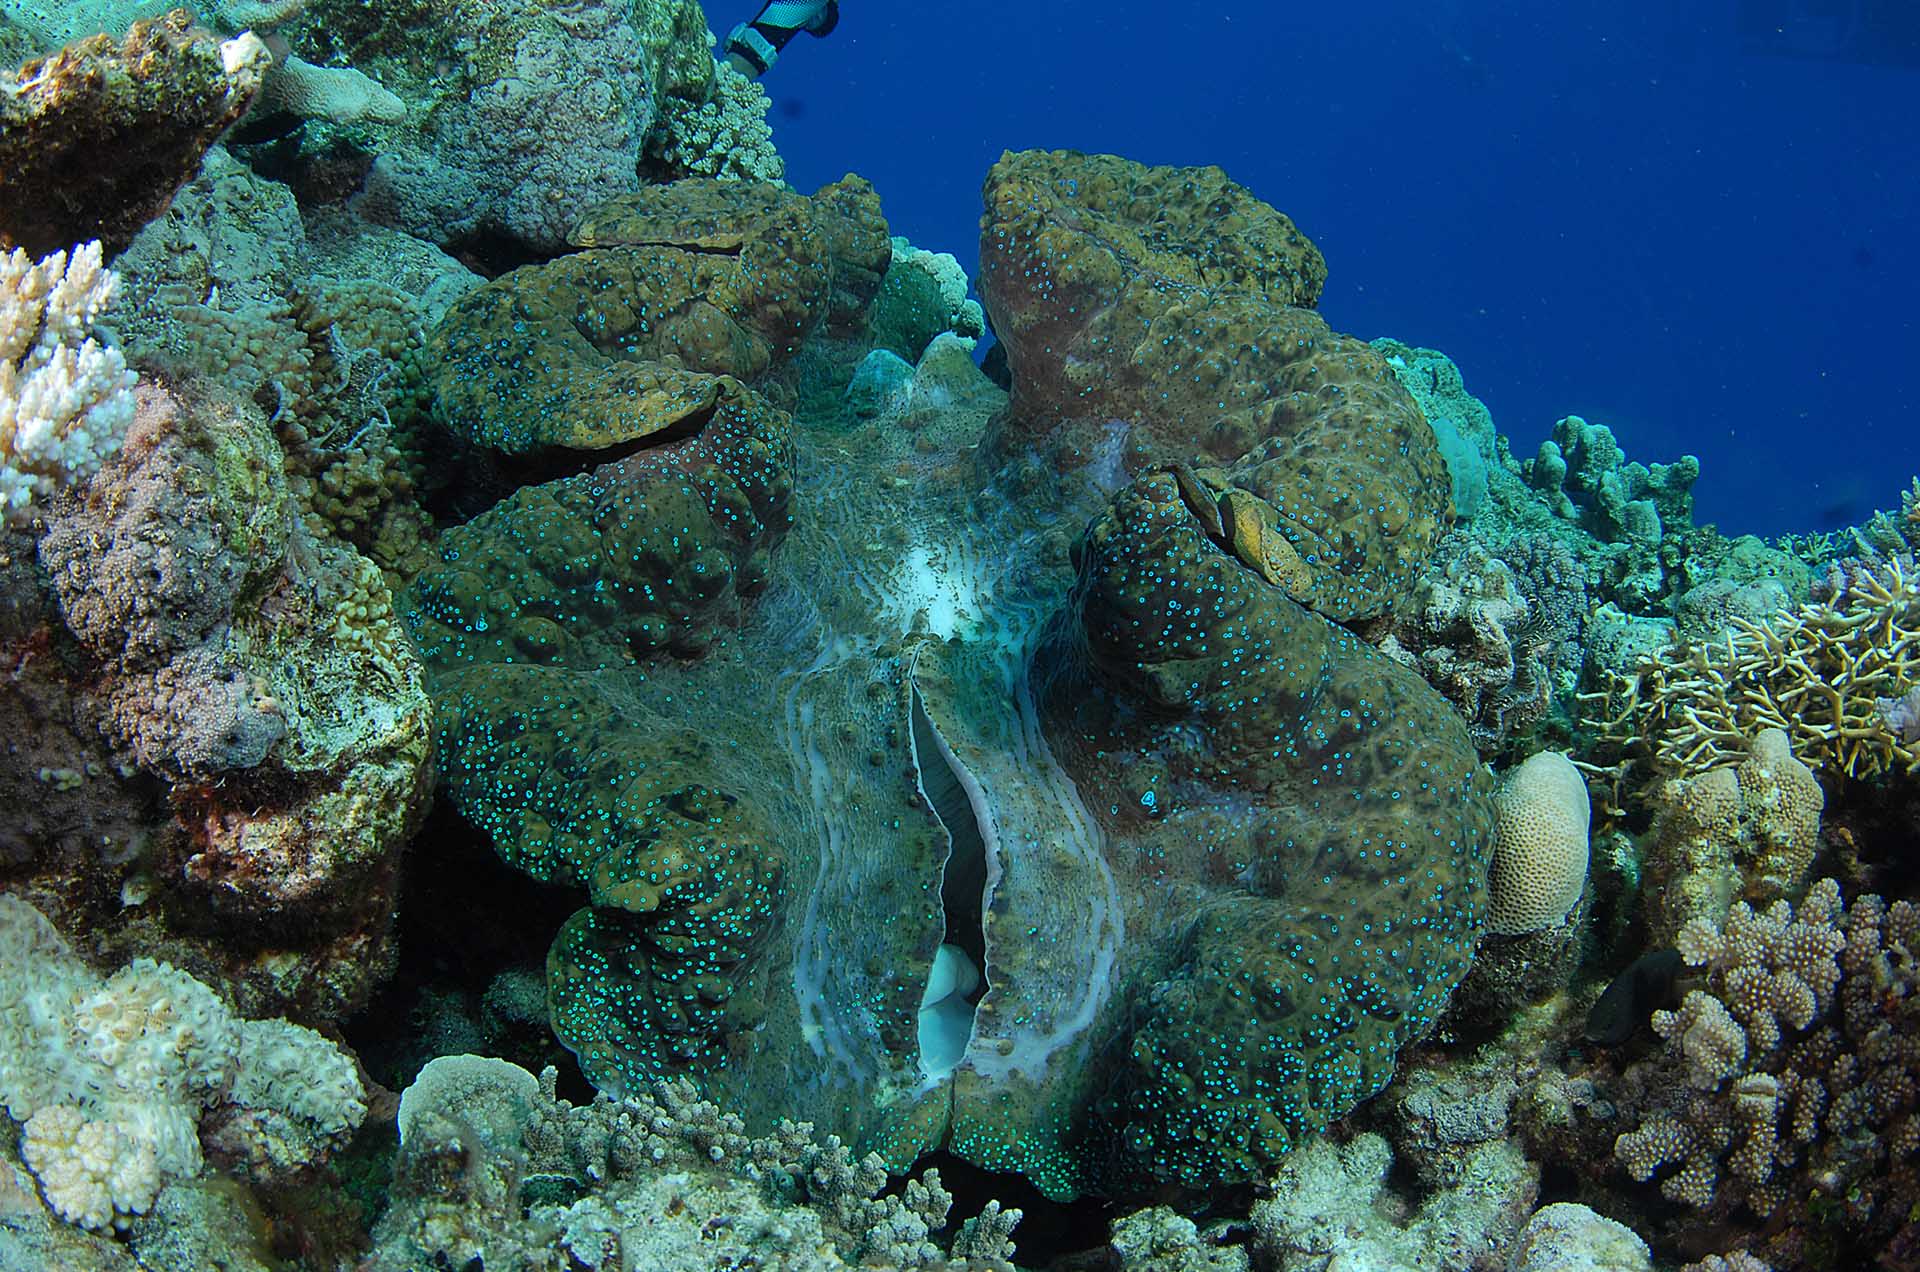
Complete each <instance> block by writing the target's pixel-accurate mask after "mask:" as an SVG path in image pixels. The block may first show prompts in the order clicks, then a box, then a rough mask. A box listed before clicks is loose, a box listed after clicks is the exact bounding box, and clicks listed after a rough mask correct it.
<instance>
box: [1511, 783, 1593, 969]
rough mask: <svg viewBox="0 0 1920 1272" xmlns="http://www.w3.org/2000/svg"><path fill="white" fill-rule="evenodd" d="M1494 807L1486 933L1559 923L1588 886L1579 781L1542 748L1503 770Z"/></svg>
mask: <svg viewBox="0 0 1920 1272" xmlns="http://www.w3.org/2000/svg"><path fill="white" fill-rule="evenodd" d="M1493 807H1494V813H1495V820H1494V833H1493V874H1492V878H1491V880H1490V881H1489V892H1488V901H1489V902H1490V910H1489V914H1488V924H1487V926H1488V928H1489V930H1491V931H1493V932H1496V933H1498V934H1500V935H1502V936H1517V935H1519V934H1521V933H1523V932H1538V931H1539V930H1540V929H1541V928H1546V927H1552V926H1553V925H1555V924H1557V923H1560V922H1562V921H1563V920H1564V919H1565V918H1566V917H1567V915H1568V913H1569V912H1571V911H1572V909H1573V907H1574V906H1575V905H1577V904H1579V902H1580V890H1581V889H1582V888H1584V887H1585V886H1586V883H1587V822H1588V818H1589V816H1590V815H1591V810H1590V808H1589V807H1588V803H1587V783H1586V779H1585V778H1583V777H1581V776H1580V770H1579V769H1577V768H1575V767H1574V766H1573V761H1572V760H1569V759H1568V758H1567V757H1566V756H1564V755H1562V754H1560V753H1559V752H1558V751H1542V752H1540V753H1539V754H1538V755H1530V756H1528V757H1527V759H1526V760H1525V761H1524V762H1523V763H1521V764H1520V765H1519V766H1518V767H1516V768H1515V769H1514V770H1513V771H1512V772H1510V773H1508V774H1507V775H1506V778H1505V779H1504V780H1503V781H1502V782H1501V783H1500V790H1499V793H1498V794H1497V795H1495V797H1494V801H1493Z"/></svg>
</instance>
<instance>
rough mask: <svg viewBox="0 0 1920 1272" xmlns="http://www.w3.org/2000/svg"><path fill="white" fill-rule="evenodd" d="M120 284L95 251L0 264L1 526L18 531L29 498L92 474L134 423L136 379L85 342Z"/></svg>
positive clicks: (19, 257)
mask: <svg viewBox="0 0 1920 1272" xmlns="http://www.w3.org/2000/svg"><path fill="white" fill-rule="evenodd" d="M118 281H119V280H118V277H117V276H116V275H115V274H114V273H113V272H112V271H111V270H109V269H107V268H106V267H105V266H104V265H103V264H102V262H101V254H100V244H99V243H97V242H95V243H88V244H85V245H83V246H81V247H79V248H76V249H75V250H74V252H73V255H72V256H71V257H69V256H68V255H67V253H65V252H55V253H54V254H53V255H51V256H49V257H47V258H46V259H44V260H42V261H39V262H38V263H35V262H34V261H33V260H31V259H30V258H29V257H28V256H27V254H26V253H25V252H24V251H22V250H20V249H19V248H15V249H13V251H11V252H9V253H7V254H6V255H5V256H3V257H0V518H3V519H4V520H6V521H8V522H11V523H13V524H16V525H19V524H24V523H25V522H26V521H27V520H29V518H30V517H31V515H32V511H31V510H32V507H33V504H34V503H35V501H36V500H44V499H45V498H46V497H47V496H49V495H51V494H53V493H54V492H55V491H57V490H60V489H62V488H64V487H66V486H70V485H73V484H74V483H75V482H78V481H81V480H84V479H85V478H86V477H88V476H90V475H91V474H92V473H93V472H94V471H95V470H97V469H98V468H99V467H100V465H101V464H102V463H103V462H104V461H105V460H106V459H107V458H108V457H109V456H111V455H112V454H113V453H114V452H115V451H117V450H119V449H120V443H121V441H122V439H123V438H125V436H126V432H127V426H128V425H129V424H131V423H132V422H133V384H134V375H133V373H132V372H131V371H129V370H127V363H126V359H124V358H122V357H121V356H120V351H119V350H118V349H115V348H114V347H112V346H111V345H103V344H101V343H100V342H99V341H97V340H95V339H93V338H92V336H91V335H89V334H88V331H89V328H90V327H91V326H92V324H93V320H94V318H95V317H96V316H97V315H98V314H99V313H100V311H101V310H102V309H104V308H105V307H106V305H107V302H108V301H109V300H111V299H112V298H113V291H114V288H115V286H116V285H117V284H118Z"/></svg>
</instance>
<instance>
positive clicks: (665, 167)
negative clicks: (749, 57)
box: [643, 62, 787, 181]
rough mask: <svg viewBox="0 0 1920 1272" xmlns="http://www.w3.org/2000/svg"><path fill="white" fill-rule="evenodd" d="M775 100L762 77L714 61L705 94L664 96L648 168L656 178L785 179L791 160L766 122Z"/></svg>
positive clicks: (652, 135) (646, 159) (650, 145)
mask: <svg viewBox="0 0 1920 1272" xmlns="http://www.w3.org/2000/svg"><path fill="white" fill-rule="evenodd" d="M770 105H772V102H771V101H770V100H769V99H768V97H767V90H766V89H765V88H762V87H761V86H760V83H759V81H757V80H751V79H748V78H747V77H746V76H744V75H742V74H741V73H740V72H739V71H736V70H734V69H733V68H732V67H731V66H729V65H727V64H726V63H725V62H718V63H715V65H714V68H713V77H712V78H711V79H710V80H709V81H708V82H707V89H706V93H705V95H704V96H703V97H702V98H700V99H698V100H688V99H687V98H684V97H679V96H668V97H663V98H661V99H660V111H659V116H658V118H657V119H656V120H655V122H654V127H653V131H652V132H651V133H649V134H648V135H647V142H646V153H645V156H644V159H643V165H644V166H643V171H644V172H645V173H646V175H647V176H648V177H650V178H652V179H653V180H656V181H678V180H681V179H683V178H686V177H717V178H725V179H728V180H734V181H778V180H780V178H782V177H784V176H785V175H786V173H787V165H786V162H785V161H784V160H783V159H781V158H780V152H779V151H777V150H775V149H774V148H773V129H771V128H769V127H768V126H767V107H768V106H770Z"/></svg>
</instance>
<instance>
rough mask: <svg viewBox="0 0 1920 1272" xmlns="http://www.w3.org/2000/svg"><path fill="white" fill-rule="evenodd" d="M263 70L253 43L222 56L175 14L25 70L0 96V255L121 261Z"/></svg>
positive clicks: (239, 43) (83, 43) (242, 105)
mask: <svg viewBox="0 0 1920 1272" xmlns="http://www.w3.org/2000/svg"><path fill="white" fill-rule="evenodd" d="M115 29H116V30H117V29H119V28H118V27H116V28H115ZM269 60H270V59H269V56H268V54H267V50H266V48H265V46H263V45H262V44H261V43H260V41H259V40H257V39H254V38H252V37H250V36H248V37H241V38H238V39H234V40H231V41H229V42H227V43H225V44H222V43H220V42H219V41H218V40H216V39H215V38H214V37H212V36H210V35H209V34H207V33H206V32H205V31H200V30H195V29H193V28H191V27H190V26H189V25H188V18H187V15H186V13H185V12H184V11H177V10H176V11H175V12H172V13H169V14H167V15H166V16H165V17H163V18H159V19H156V20H154V21H151V22H136V23H134V24H133V26H132V28H131V29H129V30H127V32H126V35H125V38H124V39H122V40H119V41H118V42H116V41H115V40H114V39H112V38H109V37H108V36H106V35H93V36H89V37H88V38H86V39H83V40H79V41H77V42H76V43H74V44H72V45H69V46H68V47H66V48H63V49H61V50H59V51H58V52H56V53H53V54H51V55H49V56H47V57H45V58H40V59H37V60H35V61H30V62H28V63H27V64H26V65H25V66H22V67H21V68H20V70H19V71H18V72H17V73H16V74H14V75H13V76H11V77H10V78H9V79H8V80H7V81H6V82H5V83H4V85H0V171H5V172H6V174H7V180H6V184H5V185H4V187H0V250H5V249H8V248H20V249H24V250H25V251H27V252H29V253H31V254H33V255H36V256H39V255H44V254H46V253H49V252H53V251H56V250H62V249H66V248H70V247H75V246H76V245H78V244H80V243H83V242H85V241H87V240H89V239H96V240H101V241H104V243H105V244H106V249H107V251H108V253H109V254H112V253H115V252H118V251H119V250H120V249H121V248H123V247H125V246H126V245H127V243H128V241H129V240H131V239H132V238H133V235H134V232H135V231H137V230H138V229H139V228H140V227H141V226H142V225H145V224H146V223H147V222H148V221H150V220H152V219H153V218H154V217H155V216H157V215H158V214H159V213H160V212H161V211H163V210H164V209H165V208H166V206H167V201H168V200H169V199H170V198H172V196H173V193H174V191H175V190H178V189H179V188H180V186H181V185H182V184H183V183H184V182H186V181H187V180H188V179H189V178H191V177H192V176H193V174H194V171H195V169H196V168H197V167H198V166H199V164H200V156H201V155H202V154H204V153H205V152H206V149H207V147H208V146H210V145H211V144H213V141H214V139H215V138H217V137H218V136H219V135H220V134H221V133H222V132H224V131H226V129H227V127H228V126H229V125H231V124H232V123H233V122H234V121H235V120H237V119H239V118H240V116H241V115H242V114H243V113H244V112H245V111H246V109H247V107H248V105H249V104H250V103H251V102H252V100H253V98H254V95H255V94H256V93H258V92H259V90H260V85H261V81H262V79H263V78H264V77H265V75H266V70H267V65H268V62H269ZM103 155H111V156H113V157H114V158H113V161H112V162H110V163H108V162H102V160H101V156H103Z"/></svg>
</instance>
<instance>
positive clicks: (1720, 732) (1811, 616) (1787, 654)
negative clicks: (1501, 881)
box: [1585, 560, 1920, 779]
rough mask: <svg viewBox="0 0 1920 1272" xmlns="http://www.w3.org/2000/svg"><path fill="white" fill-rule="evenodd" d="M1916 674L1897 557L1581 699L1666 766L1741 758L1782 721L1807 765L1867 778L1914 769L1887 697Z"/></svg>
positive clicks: (1906, 584)
mask: <svg viewBox="0 0 1920 1272" xmlns="http://www.w3.org/2000/svg"><path fill="white" fill-rule="evenodd" d="M1916 680H1920V585H1916V583H1915V581H1914V580H1913V579H1912V578H1911V577H1910V576H1909V574H1908V571H1907V569H1906V568H1905V567H1904V566H1903V565H1902V563H1901V562H1900V561H1898V560H1888V561H1886V562H1885V563H1884V564H1883V565H1880V566H1877V567H1875V568H1872V569H1862V570H1860V571H1857V572H1856V573H1855V574H1854V575H1853V576H1852V577H1851V579H1850V582H1849V584H1848V586H1847V587H1846V588H1845V589H1844V590H1842V591H1840V592H1838V593H1837V594H1835V595H1834V596H1832V597H1830V598H1828V599H1824V600H1816V601H1812V602H1810V603H1808V604H1806V605H1803V606H1801V607H1800V608H1799V609H1797V610H1792V611H1788V612H1784V613H1781V614H1779V615H1777V616H1776V617H1774V618H1772V619H1770V620H1767V621H1764V622H1755V621H1752V620H1749V619H1744V618H1738V617H1736V618H1734V619H1733V620H1732V627H1731V629H1730V630H1729V631H1728V632H1727V634H1726V635H1725V637H1724V640H1723V641H1722V642H1720V643H1716V644H1698V645H1687V646H1677V647H1674V648H1671V649H1668V650H1666V651H1664V652H1662V653H1659V654H1654V655H1652V656H1649V657H1647V658H1645V659H1643V660H1642V661H1641V663H1640V665H1639V667H1638V668H1636V669H1635V670H1634V671H1633V672H1632V673H1630V674H1628V675H1624V676H1616V677H1615V678H1614V682H1613V684H1612V685H1611V686H1610V687H1609V688H1608V690H1607V691H1606V692H1604V693H1602V694H1595V695H1589V696H1587V697H1586V698H1585V701H1587V702H1588V703H1589V704H1600V705H1601V709H1602V710H1603V711H1604V713H1605V714H1604V715H1603V716H1602V717H1601V718H1599V719H1590V720H1589V722H1588V723H1589V724H1590V726H1592V727H1593V728H1595V730H1596V731H1597V732H1598V733H1599V735H1600V737H1601V739H1602V740H1603V741H1604V742H1609V743H1613V744H1616V745H1618V746H1620V747H1621V748H1622V749H1625V750H1627V751H1629V752H1631V751H1633V750H1634V749H1637V748H1641V747H1645V748H1650V749H1651V752H1652V758H1653V761H1654V763H1655V764H1656V765H1657V766H1659V767H1662V768H1668V769H1676V770H1680V771H1693V770H1698V769H1702V768H1706V767H1710V766H1712V765H1715V764H1723V763H1731V762H1733V761H1735V760H1737V759H1738V758H1739V756H1740V754H1741V753H1742V752H1743V751H1744V750H1745V748H1746V740H1747V739H1748V738H1750V737H1752V736H1753V735H1754V734H1755V733H1756V732H1758V731H1760V730H1762V729H1780V730H1783V731H1784V732H1785V733H1786V734H1787V736H1788V737H1789V739H1790V740H1791V742H1792V745H1793V752H1794V754H1795V755H1797V756H1799V757H1800V758H1801V759H1802V760H1804V761H1805V762H1806V763H1807V764H1808V765H1809V766H1811V767H1812V768H1814V769H1817V770H1820V771H1823V772H1827V773H1835V774H1845V775H1846V776H1847V777H1850V778H1856V779H1871V778H1877V777H1881V776H1884V775H1886V774H1888V773H1892V772H1906V773H1914V772H1916V771H1920V748H1917V747H1916V746H1915V744H1914V742H1913V741H1912V740H1910V739H1908V738H1906V737H1904V736H1903V731H1902V730H1901V729H1899V728H1897V727H1895V724H1894V722H1892V721H1891V720H1890V719H1889V714H1888V712H1887V711H1886V710H1884V709H1883V708H1882V707H1881V705H1880V704H1881V702H1882V701H1883V700H1897V699H1900V698H1902V697H1903V696H1904V695H1905V694H1907V693H1908V692H1909V691H1910V690H1912V689H1913V688H1914V686H1915V683H1916Z"/></svg>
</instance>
